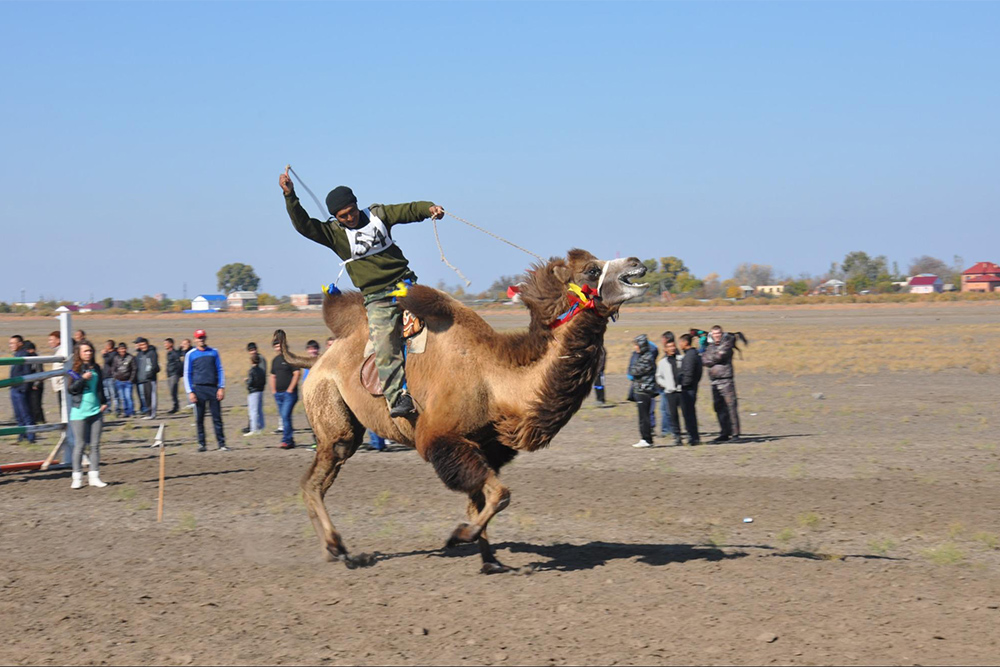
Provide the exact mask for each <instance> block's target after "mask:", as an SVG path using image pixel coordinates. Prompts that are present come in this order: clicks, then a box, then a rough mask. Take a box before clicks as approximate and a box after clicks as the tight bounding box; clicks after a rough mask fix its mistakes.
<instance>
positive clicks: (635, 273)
mask: <svg viewBox="0 0 1000 667" xmlns="http://www.w3.org/2000/svg"><path fill="white" fill-rule="evenodd" d="M644 275H646V267H645V266H639V267H636V268H634V269H632V270H631V271H625V272H623V273H622V274H621V275H620V276H618V282H620V283H621V284H622V285H627V286H629V287H635V288H639V289H646V288H647V287H649V283H634V282H632V278H641V277H643V276H644Z"/></svg>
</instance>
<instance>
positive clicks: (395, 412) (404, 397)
mask: <svg viewBox="0 0 1000 667" xmlns="http://www.w3.org/2000/svg"><path fill="white" fill-rule="evenodd" d="M389 416H390V417H393V418H395V417H406V418H409V417H416V416H417V410H416V408H414V407H413V399H412V398H410V395H409V394H400V395H399V398H397V399H396V402H395V403H393V404H392V410H390V411H389Z"/></svg>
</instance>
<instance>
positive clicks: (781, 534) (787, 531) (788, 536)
mask: <svg viewBox="0 0 1000 667" xmlns="http://www.w3.org/2000/svg"><path fill="white" fill-rule="evenodd" d="M774 538H775V539H776V540H778V541H779V542H781V543H782V544H784V545H786V546H787V545H788V543H789V542H791V541H792V540H793V539H795V531H794V530H792V529H791V528H782V529H781V530H780V531H778V534H777V535H775V536H774Z"/></svg>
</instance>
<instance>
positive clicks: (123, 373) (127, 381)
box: [77, 343, 135, 417]
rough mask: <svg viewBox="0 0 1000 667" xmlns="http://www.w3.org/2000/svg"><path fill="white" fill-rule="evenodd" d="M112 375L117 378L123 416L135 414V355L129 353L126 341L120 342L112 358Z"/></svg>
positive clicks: (117, 391)
mask: <svg viewBox="0 0 1000 667" xmlns="http://www.w3.org/2000/svg"><path fill="white" fill-rule="evenodd" d="M77 345H79V343H77ZM111 375H112V377H114V379H115V393H116V394H118V404H119V406H120V407H121V412H122V417H131V416H132V415H134V414H135V404H134V403H133V402H132V385H133V383H134V382H135V357H133V356H132V355H131V354H129V353H128V347H127V346H126V345H125V343H118V354H116V355H115V357H114V359H112V360H111Z"/></svg>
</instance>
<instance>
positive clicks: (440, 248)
mask: <svg viewBox="0 0 1000 667" xmlns="http://www.w3.org/2000/svg"><path fill="white" fill-rule="evenodd" d="M285 168H286V169H287V170H288V171H289V173H291V174H292V176H294V177H295V180H297V181H298V182H299V184H300V185H302V187H304V188H305V189H306V192H308V193H309V196H310V197H312V200H313V202H315V203H316V208H318V209H319V210H320V211H322V210H323V205H322V204H320V203H319V198H318V197H317V196H316V195H315V194H313V191H312V190H310V189H309V186H308V185H306V182H305V181H303V180H302V177H301V176H299V175H298V174H297V173H295V170H294V169H292V165H287V166H286V167H285ZM445 214H446V215H449V216H451V217H453V218H455V219H456V220H458V221H459V222H461V223H463V224H466V225H468V226H469V227H472V228H473V229H476V230H478V231H480V232H482V233H483V234H486V235H487V236H492V237H493V238H495V239H496V240H497V241H502V242H503V243H506V244H507V245H509V246H510V247H512V248H516V249H518V250H520V251H521V252H523V253H525V254H528V255H531V256H532V257H534V258H535V259H537V260H538V261H539V262H541V263H542V264H545V259H544V258H542V257H541V256H540V255H536V254H535V253H533V252H531V251H530V250H526V249H524V248H522V247H521V246H519V245H517V244H516V243H511V242H510V241H508V240H507V239H505V238H503V237H502V236H498V235H497V234H494V233H493V232H491V231H489V230H488V229H483V228H482V227H480V226H479V225H476V224H473V223H471V222H469V221H468V220H466V219H464V218H460V217H458V216H457V215H455V214H454V213H449V212H448V211H445ZM431 222H432V223H433V225H434V240H435V241H437V247H438V252H439V253H441V261H442V262H444V264H445V266H447V267H448V268H449V269H451V270H452V271H454V272H455V273H457V274H458V276H459V277H460V278H461V279H462V280H464V281H465V286H466V287H468V286H469V285H471V284H472V281H471V280H469V279H468V278H466V277H465V275H464V274H463V273H462V272H461V271H459V269H458V267H457V266H455V265H454V264H452V263H451V262H449V261H448V260H447V258H446V257H445V256H444V248H442V247H441V236H440V235H439V234H438V226H437V223H438V221H437V220H435V219H434V218H431ZM341 273H343V271H341ZM337 279H338V280H339V279H340V278H339V276H338V278H337Z"/></svg>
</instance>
